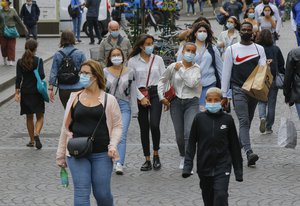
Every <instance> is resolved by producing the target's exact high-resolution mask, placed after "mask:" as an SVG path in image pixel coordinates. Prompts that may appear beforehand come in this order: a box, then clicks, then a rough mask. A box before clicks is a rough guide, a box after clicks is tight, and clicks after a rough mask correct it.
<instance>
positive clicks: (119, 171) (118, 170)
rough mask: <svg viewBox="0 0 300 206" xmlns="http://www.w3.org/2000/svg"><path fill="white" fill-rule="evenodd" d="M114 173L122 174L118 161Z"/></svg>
mask: <svg viewBox="0 0 300 206" xmlns="http://www.w3.org/2000/svg"><path fill="white" fill-rule="evenodd" d="M116 174H117V175H123V166H122V164H121V163H119V162H118V163H117V165H116Z"/></svg>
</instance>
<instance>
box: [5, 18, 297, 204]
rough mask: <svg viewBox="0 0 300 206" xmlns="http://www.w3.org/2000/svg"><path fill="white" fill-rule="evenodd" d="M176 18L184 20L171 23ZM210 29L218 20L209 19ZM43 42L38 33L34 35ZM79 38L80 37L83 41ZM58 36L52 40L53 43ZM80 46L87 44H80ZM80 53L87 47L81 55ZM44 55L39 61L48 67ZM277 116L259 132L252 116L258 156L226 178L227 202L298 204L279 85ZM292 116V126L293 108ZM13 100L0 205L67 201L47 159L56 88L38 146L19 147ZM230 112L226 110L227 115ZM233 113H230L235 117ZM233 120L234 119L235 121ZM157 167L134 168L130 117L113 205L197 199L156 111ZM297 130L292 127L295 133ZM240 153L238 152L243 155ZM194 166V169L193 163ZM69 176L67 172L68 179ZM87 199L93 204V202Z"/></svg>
mask: <svg viewBox="0 0 300 206" xmlns="http://www.w3.org/2000/svg"><path fill="white" fill-rule="evenodd" d="M179 23H180V24H182V25H183V23H186V22H183V21H181V22H179ZM212 28H213V30H214V32H215V34H216V35H218V34H219V32H220V31H221V26H219V25H217V23H216V22H215V21H212ZM40 41H43V39H40ZM84 41H85V42H86V43H85V45H87V42H88V40H87V39H85V40H84ZM57 42H58V40H57V39H55V40H53V43H52V44H54V43H55V44H56V45H57ZM47 44H49V48H52V47H53V46H50V45H51V41H49V40H48V43H40V45H43V46H44V45H45V48H39V51H47V52H51V51H52V50H53V52H54V51H55V50H54V49H52V50H51V51H49V48H48V47H46V45H47ZM278 45H279V46H280V47H281V49H282V52H283V55H284V56H285V57H286V55H287V52H288V51H289V50H290V49H291V48H294V47H295V46H296V43H295V38H294V34H293V33H292V32H291V31H290V26H289V22H286V23H284V27H283V29H282V32H281V38H280V41H279V42H278ZM80 47H81V48H83V47H85V51H88V49H87V48H88V47H87V46H84V45H80ZM87 56H88V54H87ZM51 63H52V62H51V61H50V62H49V63H47V64H46V65H45V68H46V73H47V74H49V69H50V66H51ZM279 93H280V94H279V97H278V105H277V112H276V115H277V118H276V122H275V125H274V129H273V130H274V133H273V134H272V135H261V134H260V133H259V130H258V126H259V119H258V115H257V113H256V116H255V118H254V121H253V125H252V128H251V135H252V143H253V149H254V151H255V152H256V153H258V154H259V156H260V159H259V161H258V162H257V167H256V168H248V167H247V166H246V161H245V162H244V182H242V183H238V182H235V180H234V176H232V178H231V182H230V189H229V193H230V196H229V203H230V205H233V206H257V205H259V206H277V205H282V206H299V205H300V149H299V148H300V147H297V148H296V149H295V150H292V149H284V148H279V147H278V146H277V132H278V127H279V124H280V117H282V116H284V115H287V112H288V110H287V109H286V107H285V105H284V104H283V96H282V92H279ZM292 111H293V113H292V118H293V120H294V121H295V123H296V127H297V130H298V131H300V125H299V120H297V117H296V112H295V108H293V109H292ZM19 112H20V108H19V105H18V104H17V103H16V102H14V101H13V100H11V101H9V102H8V103H6V104H4V105H3V106H1V107H0V122H1V123H0V134H1V136H0V165H1V169H0V206H65V205H72V202H73V200H72V190H73V187H72V184H71V185H70V187H69V188H67V189H66V188H62V186H61V185H60V179H59V168H58V167H57V166H56V165H55V152H56V147H57V144H58V136H59V132H60V127H61V123H62V115H63V112H64V111H63V108H62V106H61V104H60V101H59V98H58V95H57V96H56V102H55V103H54V104H47V105H46V114H45V124H44V128H43V131H42V134H41V141H42V143H43V148H42V150H36V149H32V148H27V147H26V146H25V144H26V143H27V142H28V140H29V137H28V134H27V130H26V125H25V117H24V116H20V115H19ZM233 115H234V114H233ZM235 119H236V118H235ZM236 124H237V125H238V122H237V121H236ZM161 133H162V137H161V151H160V156H161V162H162V165H163V167H162V169H161V170H160V171H150V172H140V170H139V169H140V166H141V164H142V163H143V162H144V157H143V154H142V147H141V144H140V140H139V127H138V124H137V120H136V119H133V120H132V122H131V126H130V129H129V134H128V141H127V142H128V150H127V157H126V168H125V174H124V176H116V175H115V174H113V178H112V191H113V195H114V200H115V205H116V206H152V205H153V206H154V205H155V206H177V205H178V206H193V205H203V204H202V199H201V193H200V189H199V181H198V177H197V175H193V176H192V177H190V178H188V179H183V178H182V177H181V171H180V170H179V169H178V165H179V154H178V149H177V145H176V143H175V135H174V131H173V125H172V121H171V119H170V115H169V113H168V112H167V113H164V114H163V117H162V121H161ZM298 135H299V133H298ZM244 159H245V157H244ZM194 171H195V170H194ZM70 181H71V178H70ZM91 199H92V203H93V205H96V204H95V201H94V200H93V198H91Z"/></svg>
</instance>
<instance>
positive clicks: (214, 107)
mask: <svg viewBox="0 0 300 206" xmlns="http://www.w3.org/2000/svg"><path fill="white" fill-rule="evenodd" d="M205 109H206V110H208V111H209V112H211V113H217V112H218V111H220V110H221V109H222V105H221V102H216V103H206V105H205Z"/></svg>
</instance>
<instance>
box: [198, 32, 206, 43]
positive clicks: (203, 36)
mask: <svg viewBox="0 0 300 206" xmlns="http://www.w3.org/2000/svg"><path fill="white" fill-rule="evenodd" d="M206 38H207V33H206V32H198V33H197V39H198V40H199V41H205V40H206Z"/></svg>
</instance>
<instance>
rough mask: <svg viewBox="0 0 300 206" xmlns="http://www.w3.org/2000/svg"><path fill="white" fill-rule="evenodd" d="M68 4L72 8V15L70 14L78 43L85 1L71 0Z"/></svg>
mask: <svg viewBox="0 0 300 206" xmlns="http://www.w3.org/2000/svg"><path fill="white" fill-rule="evenodd" d="M70 4H71V9H72V10H73V15H72V16H71V18H72V22H73V32H74V35H75V36H76V43H80V42H81V39H80V32H81V20H82V13H83V7H84V6H85V3H81V1H80V0H71V2H70Z"/></svg>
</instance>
